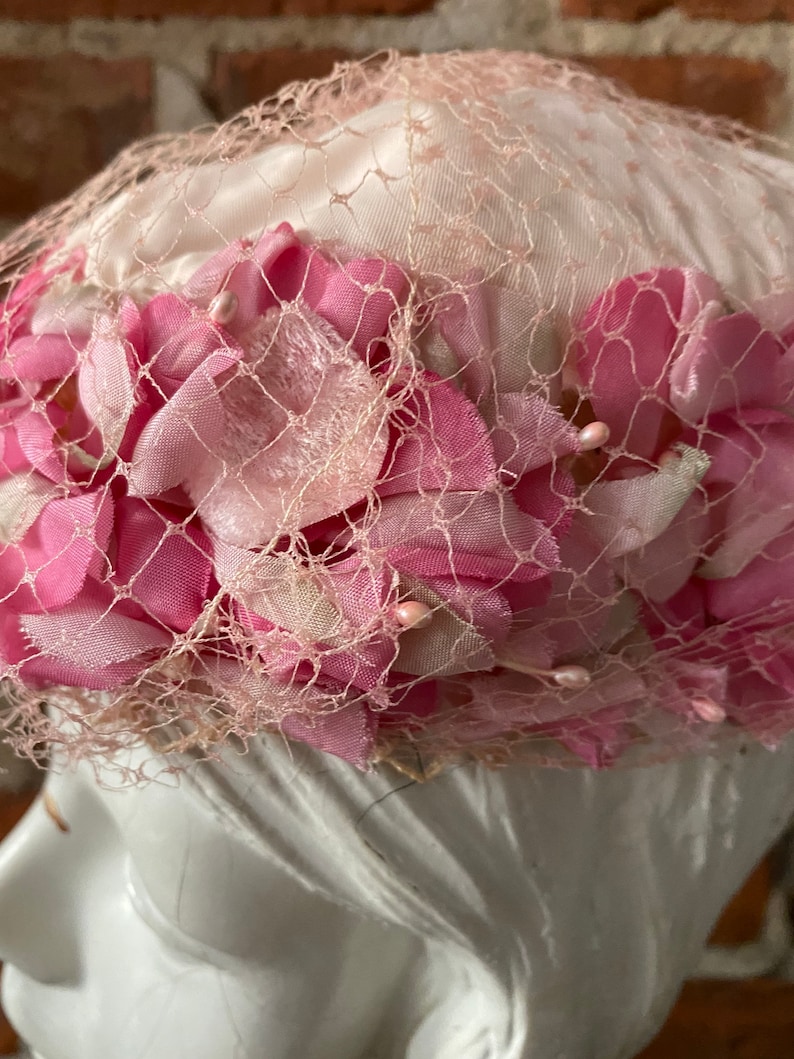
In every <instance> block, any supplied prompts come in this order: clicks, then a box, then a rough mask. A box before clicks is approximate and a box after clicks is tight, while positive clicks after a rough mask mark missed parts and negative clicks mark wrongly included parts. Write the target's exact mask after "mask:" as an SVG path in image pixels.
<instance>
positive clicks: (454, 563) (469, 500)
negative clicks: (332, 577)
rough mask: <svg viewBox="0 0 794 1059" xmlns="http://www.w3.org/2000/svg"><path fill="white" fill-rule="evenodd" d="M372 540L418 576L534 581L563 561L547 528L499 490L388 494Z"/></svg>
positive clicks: (371, 532) (391, 559) (390, 558)
mask: <svg viewBox="0 0 794 1059" xmlns="http://www.w3.org/2000/svg"><path fill="white" fill-rule="evenodd" d="M368 540H369V544H370V546H371V547H373V548H375V549H376V551H378V552H380V554H381V555H383V556H384V557H385V558H387V559H388V561H389V562H390V563H392V564H393V565H394V566H395V567H396V568H397V569H398V570H402V571H405V572H406V573H413V574H416V575H417V576H418V577H420V578H425V577H431V578H432V577H446V576H450V575H452V576H457V577H470V578H475V579H478V580H483V581H493V582H497V581H499V580H501V579H502V578H507V579H511V580H514V581H533V580H535V579H536V578H538V577H542V576H543V575H544V574H546V573H547V572H548V571H549V570H551V569H553V568H554V567H556V566H557V565H559V549H558V546H557V542H556V541H555V540H554V537H553V535H552V533H551V532H550V531H549V529H548V528H547V527H546V526H544V525H543V523H541V522H539V521H538V520H537V519H534V518H532V517H531V516H530V515H525V514H524V513H523V512H521V511H520V510H519V509H518V507H517V506H516V504H515V503H514V501H513V500H512V499H511V498H510V497H509V496H500V495H498V494H496V493H424V494H418V495H416V496H414V495H406V496H395V497H386V498H385V499H384V500H383V504H382V508H381V513H380V517H379V518H378V520H377V521H376V522H375V523H374V525H373V526H372V528H371V529H370V530H369V533H368Z"/></svg>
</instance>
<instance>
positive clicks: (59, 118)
mask: <svg viewBox="0 0 794 1059" xmlns="http://www.w3.org/2000/svg"><path fill="white" fill-rule="evenodd" d="M151 83H152V77H151V68H150V64H149V62H148V60H127V61H120V62H110V63H108V62H103V61H102V60H101V59H86V58H83V57H81V56H77V55H59V56H55V57H53V58H48V59H12V58H2V59H0V142H2V144H3V150H2V152H0V215H2V216H11V217H20V216H23V215H25V214H27V213H30V212H31V211H33V210H35V209H37V208H38V207H40V206H43V205H45V204H46V203H49V202H52V201H54V200H56V199H59V198H62V197H63V196H64V195H67V194H68V193H69V192H71V191H73V190H74V189H75V188H76V187H77V186H78V185H79V184H81V183H82V182H83V181H84V180H85V179H86V178H87V177H89V176H91V175H92V174H93V173H95V172H96V171H97V170H99V169H101V168H102V166H103V165H105V163H106V162H108V161H109V160H110V159H111V158H112V157H113V156H114V155H115V154H116V153H117V152H118V151H119V150H120V149H121V148H122V147H123V146H124V145H125V144H126V143H128V142H129V141H130V140H133V139H135V138H136V137H138V136H141V135H143V134H145V133H148V132H151V131H152V107H151V87H152V84H151Z"/></svg>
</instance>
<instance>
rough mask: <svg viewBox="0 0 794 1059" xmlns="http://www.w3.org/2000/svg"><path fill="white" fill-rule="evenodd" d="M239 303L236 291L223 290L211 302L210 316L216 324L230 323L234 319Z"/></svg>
mask: <svg viewBox="0 0 794 1059" xmlns="http://www.w3.org/2000/svg"><path fill="white" fill-rule="evenodd" d="M239 305H240V299H239V298H238V297H237V295H236V294H235V293H234V291H231V290H224V291H221V293H220V294H217V295H216V296H215V297H214V298H213V299H212V301H211V302H210V318H211V319H212V320H214V321H215V323H216V324H221V325H223V324H228V323H230V322H231V321H232V320H233V319H234V317H235V315H236V313H237V309H238V308H239Z"/></svg>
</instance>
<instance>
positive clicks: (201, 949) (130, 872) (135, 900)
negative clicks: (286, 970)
mask: <svg viewBox="0 0 794 1059" xmlns="http://www.w3.org/2000/svg"><path fill="white" fill-rule="evenodd" d="M126 889H127V893H128V895H129V898H130V903H131V904H132V906H133V908H134V909H135V911H136V912H137V914H138V915H139V916H140V918H141V919H142V920H143V922H144V923H145V924H146V926H147V927H149V929H150V930H152V931H153V932H154V933H155V934H156V935H157V936H158V937H159V938H161V939H162V940H163V941H165V942H166V943H167V944H168V946H169V947H170V948H171V949H174V950H175V951H177V952H178V953H180V954H181V955H183V956H186V957H188V958H190V959H192V960H195V961H196V962H198V963H209V964H212V965H214V966H216V967H217V966H220V965H221V964H222V963H223V962H225V960H226V959H227V956H226V954H225V953H222V952H221V951H220V950H219V949H215V948H213V947H212V946H211V945H207V944H206V942H203V941H199V940H198V938H194V937H191V935H190V934H186V933H185V931H184V930H182V929H181V928H180V927H178V926H177V925H176V923H174V922H172V920H171V919H170V918H169V917H168V916H166V915H165V914H164V913H163V912H162V911H161V910H160V909H159V908H158V907H157V905H156V904H155V903H154V901H153V900H152V898H151V897H150V896H149V893H148V891H147V889H146V886H145V885H144V883H143V880H142V879H141V877H140V875H139V874H138V871H137V869H136V868H135V865H134V863H133V862H132V860H131V858H130V857H127V859H126Z"/></svg>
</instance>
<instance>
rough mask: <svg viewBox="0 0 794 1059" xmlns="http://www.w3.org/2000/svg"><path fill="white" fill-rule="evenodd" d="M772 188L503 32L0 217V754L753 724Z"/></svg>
mask: <svg viewBox="0 0 794 1059" xmlns="http://www.w3.org/2000/svg"><path fill="white" fill-rule="evenodd" d="M792 218H794V167H792V166H791V165H790V164H789V163H787V162H785V161H782V160H779V159H775V158H773V157H771V155H766V154H764V153H762V152H760V151H758V150H757V149H755V148H754V147H753V146H752V145H751V144H750V143H749V142H748V139H747V137H746V136H745V135H744V134H743V133H742V131H741V130H737V129H732V128H730V127H728V126H718V125H716V124H715V123H709V122H708V121H707V120H706V119H704V118H700V117H697V116H684V115H681V114H679V113H676V112H672V111H668V110H665V109H663V108H660V107H657V106H654V105H651V104H647V103H643V102H640V101H638V100H636V99H630V98H626V97H623V96H621V95H620V94H619V93H618V92H617V91H616V90H615V89H614V88H613V87H612V86H611V85H609V84H608V83H604V82H601V81H599V80H597V79H594V78H592V77H590V76H589V75H587V74H584V73H583V72H581V71H579V70H577V69H575V68H571V67H567V66H565V65H563V64H559V63H555V62H551V61H547V60H543V59H540V58H538V57H533V56H527V55H503V54H497V53H486V54H471V55H460V54H456V55H446V56H439V55H435V56H425V57H419V58H400V57H397V56H389V57H377V58H376V59H375V60H371V61H368V62H365V63H360V64H351V65H347V66H343V67H340V68H338V69H337V72H336V73H335V74H334V75H333V76H332V77H331V78H329V79H328V80H326V81H322V82H313V83H309V84H305V85H304V84H298V85H291V86H289V87H288V88H286V89H285V90H284V91H283V92H282V93H281V95H280V96H279V97H278V98H277V99H274V100H269V101H267V102H265V103H262V104H261V105H259V106H256V107H253V108H251V109H249V110H247V111H245V112H244V113H243V114H241V115H240V116H239V117H237V118H235V119H234V120H232V121H231V122H229V123H227V124H225V125H222V126H220V127H217V128H215V127H213V128H207V129H203V130H198V131H196V132H195V133H192V134H189V135H187V136H178V137H160V138H156V139H154V140H150V141H147V142H144V143H141V144H138V145H135V146H133V147H132V148H130V149H129V150H127V151H126V152H125V153H124V154H123V155H121V156H120V157H119V159H118V160H117V161H116V162H115V163H114V164H113V165H112V166H111V167H110V168H109V169H108V170H107V171H106V172H104V173H102V174H101V175H99V176H98V177H97V178H96V179H95V180H94V181H93V182H91V183H90V184H88V185H87V186H86V187H84V188H83V189H81V190H80V191H79V192H77V193H76V194H75V195H74V196H73V197H72V198H70V199H69V200H67V201H66V202H64V203H62V204H60V205H58V206H56V207H53V208H52V209H50V210H49V211H46V212H45V213H43V214H40V215H39V216H38V217H36V218H34V219H33V220H32V221H31V222H30V223H29V224H28V225H26V226H25V227H23V228H22V229H21V230H19V231H18V232H16V233H15V234H14V235H12V236H11V237H9V238H8V239H7V240H6V241H5V242H4V243H3V244H2V245H1V246H0V267H1V268H2V276H3V278H4V280H5V283H6V286H5V301H4V304H3V307H2V315H1V316H0V341H1V342H2V346H1V347H0V348H1V350H2V360H0V398H1V401H0V538H2V556H1V557H0V665H1V666H2V676H3V681H4V694H5V697H6V700H7V707H6V710H5V715H4V717H5V724H6V725H7V726H8V728H9V731H10V737H11V738H12V739H13V740H14V741H15V743H16V746H17V748H18V749H19V750H20V751H21V752H26V753H28V754H32V755H34V756H35V755H36V754H37V753H38V752H39V751H40V749H41V748H42V747H43V745H44V743H45V742H46V740H47V739H55V740H56V741H57V742H60V743H62V744H64V746H65V749H66V750H67V751H68V752H69V753H71V754H72V755H77V756H79V755H84V754H88V753H93V754H96V753H103V754H105V753H111V752H112V751H113V750H114V749H115V748H117V747H118V746H119V745H121V744H123V743H124V742H125V741H127V740H129V739H130V737H132V736H134V737H138V736H144V737H146V738H149V739H152V740H158V741H159V745H161V746H163V747H165V746H173V747H177V748H180V749H185V748H188V747H194V748H197V749H199V750H201V751H202V752H206V753H210V754H211V753H212V750H213V747H216V746H218V745H219V743H221V742H223V741H228V740H229V739H237V738H238V737H239V738H241V739H242V740H245V739H247V738H248V737H250V736H251V735H252V734H254V733H259V732H263V731H265V732H267V731H270V732H272V733H273V736H274V738H285V739H288V740H293V741H294V740H298V741H303V742H306V743H309V744H311V745H312V746H314V747H317V748H319V749H321V750H324V751H327V752H329V753H332V754H335V755H338V756H340V757H343V758H345V759H347V760H348V761H350V762H351V763H352V764H354V765H356V766H359V767H362V768H366V767H368V766H370V765H371V764H373V763H375V762H378V761H383V760H389V761H391V762H393V763H395V764H397V765H398V766H400V767H402V768H404V769H406V770H407V771H409V772H411V773H412V774H416V775H420V776H430V775H432V774H433V772H434V771H435V770H437V769H439V768H441V767H443V766H444V764H445V763H447V762H449V761H451V760H455V759H460V758H461V757H472V756H474V757H476V758H478V759H480V760H482V761H484V762H486V763H489V764H493V765H499V764H501V763H504V762H507V761H510V760H513V759H516V758H524V759H526V760H528V761H534V762H544V763H552V764H557V765H565V766H590V767H606V766H610V765H614V764H617V763H621V762H632V763H635V762H649V761H653V760H660V759H664V758H670V757H675V756H679V755H681V754H685V753H690V752H696V751H704V750H709V749H711V748H713V747H714V746H716V745H721V744H725V743H726V742H728V741H730V740H747V739H753V740H760V741H762V742H763V743H765V744H766V745H769V746H775V745H776V744H777V743H778V742H779V741H780V740H781V739H782V738H783V737H784V736H785V735H786V734H787V733H788V732H789V730H790V729H791V728H792V727H794V709H792V703H791V696H792V692H794V647H792V620H793V619H794V473H792V471H793V469H794V420H792V410H793V409H794V395H793V391H794V284H792V277H794V239H792V237H791V232H790V223H791V220H792ZM44 702H49V703H51V704H54V705H55V706H56V707H57V711H56V715H57V716H58V717H60V718H62V717H63V715H64V714H66V715H67V716H68V717H69V718H70V724H69V725H68V726H64V725H63V724H62V723H60V721H59V723H58V724H56V723H55V721H53V720H51V719H50V717H49V716H48V715H47V714H46V713H45V712H44V710H43V709H42V704H43V703H44Z"/></svg>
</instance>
